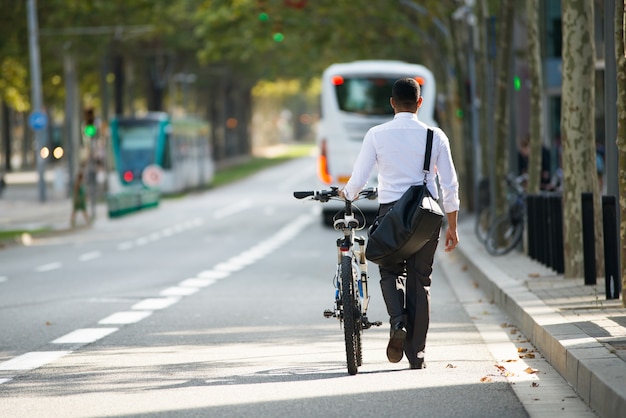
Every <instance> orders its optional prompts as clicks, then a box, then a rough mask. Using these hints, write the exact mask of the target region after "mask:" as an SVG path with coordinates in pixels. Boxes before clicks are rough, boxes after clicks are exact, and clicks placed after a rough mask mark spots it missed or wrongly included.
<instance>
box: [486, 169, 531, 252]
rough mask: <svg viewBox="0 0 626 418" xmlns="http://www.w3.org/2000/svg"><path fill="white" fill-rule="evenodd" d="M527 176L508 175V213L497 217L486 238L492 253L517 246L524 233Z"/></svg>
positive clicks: (508, 250)
mask: <svg viewBox="0 0 626 418" xmlns="http://www.w3.org/2000/svg"><path fill="white" fill-rule="evenodd" d="M525 182H526V176H518V177H513V176H507V178H506V183H507V186H508V188H509V193H508V200H509V203H508V208H507V211H506V213H504V214H502V215H500V216H498V217H496V219H495V220H494V221H493V223H492V224H491V226H490V227H489V232H488V233H487V237H486V239H485V247H486V248H487V252H489V254H491V255H495V256H498V255H504V254H507V253H509V252H510V251H511V250H512V249H513V248H515V247H517V246H518V245H519V243H520V242H521V240H522V235H523V233H524V218H525V217H526V192H525V189H524V185H525Z"/></svg>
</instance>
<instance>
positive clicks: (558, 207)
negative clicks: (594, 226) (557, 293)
mask: <svg viewBox="0 0 626 418" xmlns="http://www.w3.org/2000/svg"><path fill="white" fill-rule="evenodd" d="M549 212H550V247H551V251H550V253H551V254H552V266H550V267H552V268H553V269H554V270H555V271H556V272H557V274H563V273H564V272H565V259H564V258H563V257H564V256H563V198H562V196H561V195H560V194H553V195H550V197H549Z"/></svg>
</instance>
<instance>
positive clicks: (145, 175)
mask: <svg viewBox="0 0 626 418" xmlns="http://www.w3.org/2000/svg"><path fill="white" fill-rule="evenodd" d="M162 179H163V169H162V168H161V167H160V166H158V165H156V164H151V165H149V166H147V167H146V168H144V169H143V172H142V173H141V180H142V181H143V184H145V185H146V186H151V187H153V186H158V185H159V184H161V180H162Z"/></svg>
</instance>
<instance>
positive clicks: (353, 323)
mask: <svg viewBox="0 0 626 418" xmlns="http://www.w3.org/2000/svg"><path fill="white" fill-rule="evenodd" d="M357 291H358V290H357V289H355V288H354V280H353V279H352V259H351V258H350V257H349V256H343V257H341V304H342V307H343V332H344V337H345V341H346V361H347V364H348V373H349V374H351V375H355V374H356V373H357V369H358V363H359V359H358V357H359V352H360V347H359V346H360V343H361V336H360V335H359V324H358V322H357V321H360V315H357V312H356V307H357V306H356V303H355V296H356V292H357ZM359 314H360V312H359Z"/></svg>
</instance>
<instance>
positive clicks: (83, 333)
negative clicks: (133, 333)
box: [52, 328, 119, 344]
mask: <svg viewBox="0 0 626 418" xmlns="http://www.w3.org/2000/svg"><path fill="white" fill-rule="evenodd" d="M118 329H119V328H81V329H77V330H75V331H72V332H70V333H69V334H65V335H64V336H62V337H60V338H57V339H56V340H54V341H52V343H53V344H89V343H92V342H94V341H98V340H99V339H100V338H104V337H106V336H107V335H109V334H112V333H114V332H115V331H117V330H118Z"/></svg>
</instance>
